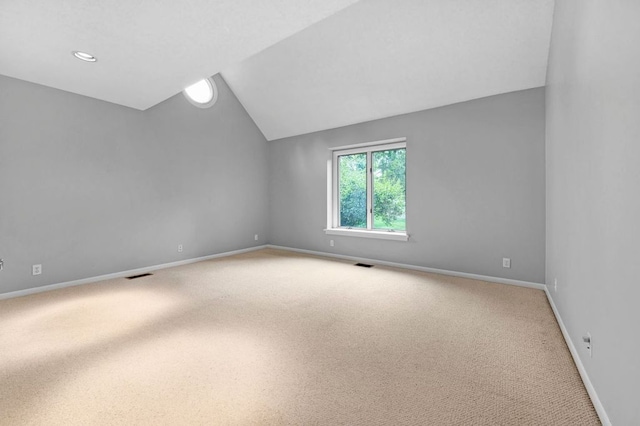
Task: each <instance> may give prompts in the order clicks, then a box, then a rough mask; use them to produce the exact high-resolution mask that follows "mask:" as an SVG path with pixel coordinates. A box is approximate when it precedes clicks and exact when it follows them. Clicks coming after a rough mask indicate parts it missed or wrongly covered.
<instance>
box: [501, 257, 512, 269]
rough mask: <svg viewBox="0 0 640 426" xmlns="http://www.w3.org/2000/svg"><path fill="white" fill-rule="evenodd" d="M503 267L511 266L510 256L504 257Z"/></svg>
mask: <svg viewBox="0 0 640 426" xmlns="http://www.w3.org/2000/svg"><path fill="white" fill-rule="evenodd" d="M502 267H503V268H511V259H509V258H508V257H503V258H502Z"/></svg>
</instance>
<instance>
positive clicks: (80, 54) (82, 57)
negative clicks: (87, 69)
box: [71, 50, 97, 62]
mask: <svg viewBox="0 0 640 426" xmlns="http://www.w3.org/2000/svg"><path fill="white" fill-rule="evenodd" d="M71 53H73V56H75V57H76V58H78V59H80V60H82V61H86V62H95V61H97V59H96V57H95V56H93V55H90V54H88V53H85V52H80V51H79V50H74V51H73V52H71Z"/></svg>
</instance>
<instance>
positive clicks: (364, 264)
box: [356, 263, 373, 268]
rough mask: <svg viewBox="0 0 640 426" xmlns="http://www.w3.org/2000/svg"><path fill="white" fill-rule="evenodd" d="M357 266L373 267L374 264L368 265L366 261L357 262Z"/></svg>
mask: <svg viewBox="0 0 640 426" xmlns="http://www.w3.org/2000/svg"><path fill="white" fill-rule="evenodd" d="M356 266H362V267H363V268H371V267H373V265H367V264H366V263H356Z"/></svg>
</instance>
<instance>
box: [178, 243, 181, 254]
mask: <svg viewBox="0 0 640 426" xmlns="http://www.w3.org/2000/svg"><path fill="white" fill-rule="evenodd" d="M178 253H182V244H179V245H178Z"/></svg>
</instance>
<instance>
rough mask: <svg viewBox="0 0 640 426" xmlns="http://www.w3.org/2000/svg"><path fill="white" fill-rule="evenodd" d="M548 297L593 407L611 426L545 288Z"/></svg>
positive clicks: (607, 425) (601, 419)
mask: <svg viewBox="0 0 640 426" xmlns="http://www.w3.org/2000/svg"><path fill="white" fill-rule="evenodd" d="M544 292H545V293H546V295H547V299H548V300H549V304H550V305H551V309H552V310H553V314H554V315H555V317H556V320H557V321H558V325H559V326H560V330H562V336H564V340H565V342H567V346H568V347H569V352H571V356H572V357H573V362H575V364H576V367H577V368H578V372H579V373H580V377H581V378H582V382H583V383H584V387H585V388H586V389H587V393H588V394H589V397H590V398H591V402H592V403H593V407H594V408H595V409H596V413H598V417H600V422H601V423H602V424H603V425H604V426H611V421H610V420H609V416H607V412H606V411H605V410H604V407H603V406H602V402H601V401H600V398H598V394H597V393H596V389H595V388H594V387H593V384H592V383H591V379H589V375H588V374H587V370H585V368H584V364H582V360H581V359H580V355H579V354H578V351H577V350H576V347H575V345H574V344H573V341H572V340H571V337H570V336H569V332H568V331H567V328H566V327H565V326H564V322H563V321H562V317H561V316H560V312H558V308H556V304H555V303H554V301H553V298H552V297H551V293H549V289H548V288H545V291H544Z"/></svg>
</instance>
